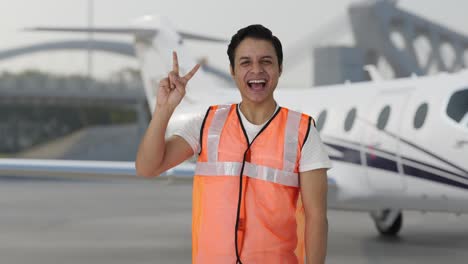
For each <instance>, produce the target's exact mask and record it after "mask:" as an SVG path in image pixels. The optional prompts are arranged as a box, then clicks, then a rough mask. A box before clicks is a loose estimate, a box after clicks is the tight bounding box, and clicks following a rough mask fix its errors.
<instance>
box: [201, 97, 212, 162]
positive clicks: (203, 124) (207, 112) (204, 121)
mask: <svg viewBox="0 0 468 264" xmlns="http://www.w3.org/2000/svg"><path fill="white" fill-rule="evenodd" d="M210 110H211V106H210V107H208V110H206V114H205V117H204V118H203V122H202V124H201V129H200V138H199V141H200V151H199V152H198V155H200V154H201V152H202V149H203V129H204V128H205V123H206V119H207V118H208V114H209V113H210Z"/></svg>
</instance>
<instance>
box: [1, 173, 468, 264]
mask: <svg viewBox="0 0 468 264" xmlns="http://www.w3.org/2000/svg"><path fill="white" fill-rule="evenodd" d="M191 188H192V187H191V184H190V182H189V181H170V180H169V181H168V180H151V181H141V180H140V181H133V180H113V181H108V180H107V181H102V180H101V181H97V180H96V181H92V180H73V179H51V178H47V177H43V178H33V179H31V178H30V179H19V178H15V177H3V178H0V263H7V264H26V263H28V264H29V263H35V264H43V263H44V264H45V263H47V264H49V263H67V264H78V263H79V264H83V263H96V264H111V263H112V264H128V263H134V264H136V263H178V264H180V263H190V261H191V251H190V247H191V241H190V239H191V235H190V232H191V227H190V222H191V216H190V215H191ZM328 219H329V237H328V254H327V262H326V263H346V264H353V263H375V264H384V263H392V264H403V263H405V264H406V263H454V264H456V263H468V250H467V249H468V216H467V215H462V216H455V215H450V214H438V213H426V214H421V213H419V212H405V213H404V224H403V225H404V226H403V229H402V230H401V233H400V235H399V236H398V237H396V238H394V239H384V238H382V237H380V236H379V235H378V232H377V231H376V229H375V228H374V224H373V222H372V221H371V219H370V217H369V215H368V214H367V213H359V212H343V211H332V210H330V211H329V213H328Z"/></svg>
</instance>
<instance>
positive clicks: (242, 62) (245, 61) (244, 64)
mask: <svg viewBox="0 0 468 264" xmlns="http://www.w3.org/2000/svg"><path fill="white" fill-rule="evenodd" d="M249 63H250V61H248V60H244V61H241V62H240V65H241V66H247V65H249Z"/></svg>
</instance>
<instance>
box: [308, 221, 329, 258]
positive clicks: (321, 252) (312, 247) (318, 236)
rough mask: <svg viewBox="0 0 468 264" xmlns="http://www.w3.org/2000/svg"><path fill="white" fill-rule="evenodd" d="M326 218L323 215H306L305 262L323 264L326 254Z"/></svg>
mask: <svg viewBox="0 0 468 264" xmlns="http://www.w3.org/2000/svg"><path fill="white" fill-rule="evenodd" d="M327 237H328V220H327V216H326V213H325V215H318V216H309V217H306V226H305V246H306V258H307V264H323V263H325V257H326V255H327Z"/></svg>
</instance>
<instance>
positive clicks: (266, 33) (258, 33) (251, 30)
mask: <svg viewBox="0 0 468 264" xmlns="http://www.w3.org/2000/svg"><path fill="white" fill-rule="evenodd" d="M245 38H254V39H261V40H267V41H270V42H271V44H272V45H273V47H274V48H275V51H276V57H277V58H278V64H279V66H280V69H281V66H282V65H283V47H282V46H281V42H280V40H279V39H278V38H277V37H276V36H274V35H273V33H271V30H269V29H268V28H266V27H264V26H262V25H259V24H257V25H250V26H247V27H245V28H241V29H239V31H237V33H236V34H234V35H233V36H232V38H231V43H229V45H228V49H227V54H228V57H229V63H230V64H231V67H232V68H233V69H234V57H235V52H236V48H237V46H239V44H240V43H241V42H242V41H243V40H244V39H245Z"/></svg>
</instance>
